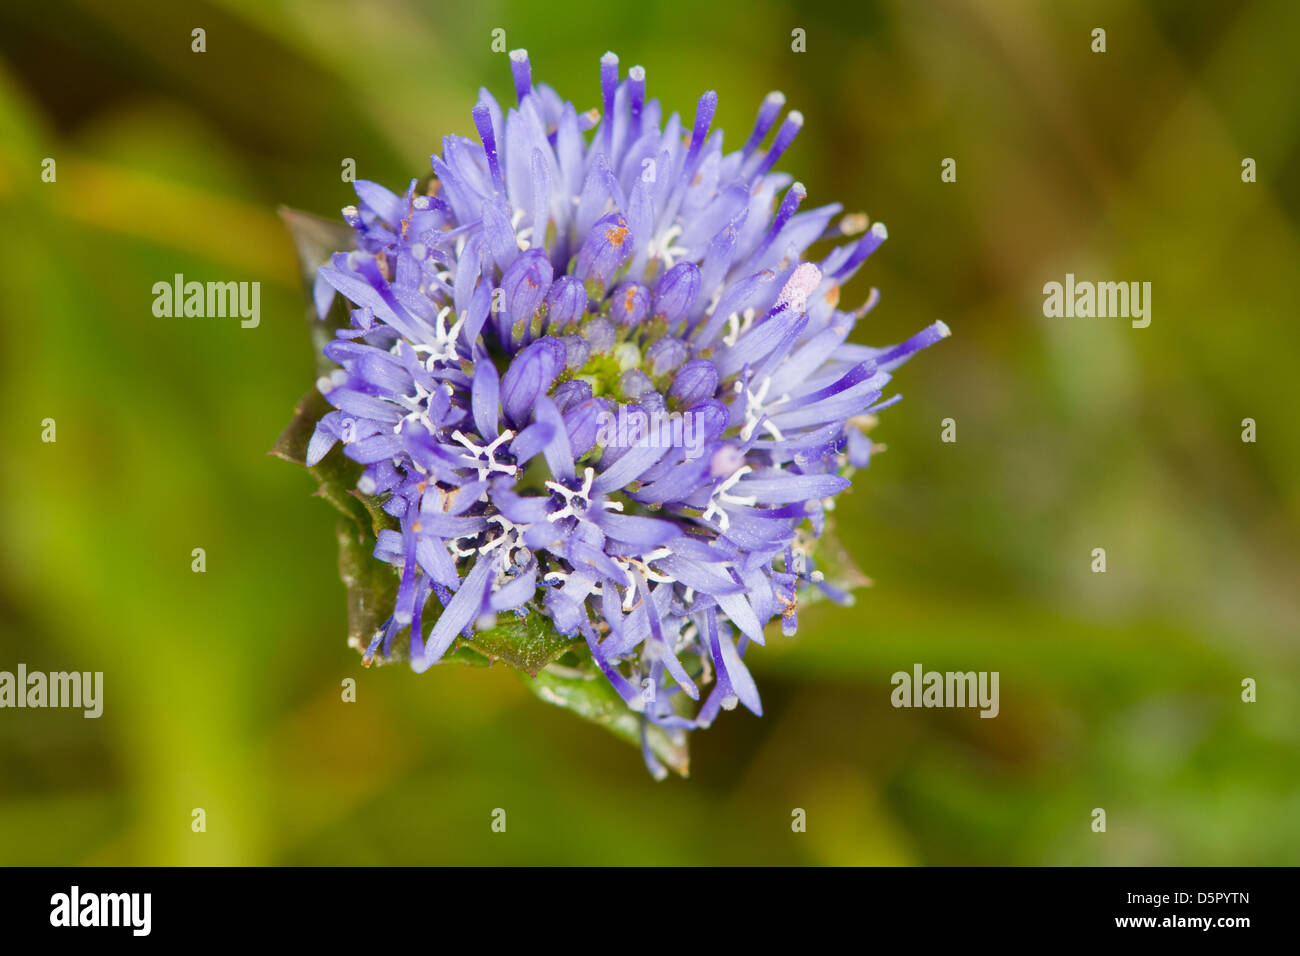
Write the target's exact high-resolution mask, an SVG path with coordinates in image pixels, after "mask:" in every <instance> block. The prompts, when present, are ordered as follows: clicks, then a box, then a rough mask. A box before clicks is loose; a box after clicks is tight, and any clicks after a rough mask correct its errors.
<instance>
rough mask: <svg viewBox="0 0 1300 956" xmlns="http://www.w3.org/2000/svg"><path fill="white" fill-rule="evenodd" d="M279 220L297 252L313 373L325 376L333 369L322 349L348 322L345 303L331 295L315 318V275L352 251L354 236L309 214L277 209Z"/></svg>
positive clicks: (281, 208)
mask: <svg viewBox="0 0 1300 956" xmlns="http://www.w3.org/2000/svg"><path fill="white" fill-rule="evenodd" d="M279 212H280V218H281V219H282V220H284V224H285V225H286V226H287V227H288V229H289V234H290V235H291V236H292V237H293V245H294V248H295V249H296V250H297V252H298V269H299V271H300V273H301V275H302V283H303V290H304V291H305V293H306V295H307V313H306V314H307V331H308V333H309V334H310V335H311V344H312V355H314V356H315V359H316V374H317V375H326V374H328V373H329V372H330V370H331V369H333V368H335V367H336V366H335V365H334V363H333V362H331V361H330V360H329V359H327V358H325V354H324V352H323V349H324V347H325V346H326V345H328V344H329V343H330V342H331V341H333V339H334V330H335V329H343V328H347V327H348V325H349V324H350V322H351V318H350V316H349V315H348V306H347V300H345V299H344V298H343V296H341V295H336V296H334V302H333V304H332V305H331V306H330V310H329V312H328V313H326V315H325V318H324V319H321V318H319V317H318V316H317V315H316V306H315V305H314V304H313V295H312V292H313V290H314V288H315V286H316V273H317V271H318V270H319V269H320V267H321V266H323V265H324V264H325V263H327V262H329V261H330V257H331V256H333V255H334V253H336V252H349V251H351V250H352V249H354V248H356V242H355V236H356V233H355V232H354V231H353V230H352V227H350V226H347V225H345V224H343V223H338V222H333V221H332V220H329V219H322V218H321V217H320V216H314V215H312V214H311V213H309V212H302V211H300V210H297V209H290V208H289V207H288V206H281V207H280V209H279Z"/></svg>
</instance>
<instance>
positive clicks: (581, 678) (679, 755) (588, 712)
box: [524, 649, 691, 777]
mask: <svg viewBox="0 0 1300 956" xmlns="http://www.w3.org/2000/svg"><path fill="white" fill-rule="evenodd" d="M524 683H525V684H527V685H528V688H529V690H531V691H532V692H533V693H534V694H536V695H537V696H538V697H540V698H541V699H542V700H544V701H546V702H547V703H548V704H554V705H555V706H557V707H563V708H565V709H566V710H570V711H572V712H573V713H575V714H577V715H578V716H579V717H582V718H584V719H586V720H589V721H591V722H592V723H594V724H599V725H600V726H602V727H604V728H605V729H606V730H608V731H609V732H610V733H612V734H613V735H614V736H615V737H619V738H621V739H623V740H625V741H627V742H628V743H630V744H632V745H633V746H635V747H640V746H641V721H642V717H641V715H640V714H637V713H636V712H635V711H633V710H632V708H630V707H628V705H627V704H626V703H624V701H623V698H622V697H620V696H619V695H618V691H616V690H614V688H613V686H612V685H611V684H610V683H609V681H608V680H606V679H605V676H604V675H603V674H601V673H600V671H599V669H598V668H597V667H596V665H595V663H594V662H593V661H592V660H591V655H590V653H589V652H587V651H586V650H585V649H584V650H583V651H582V652H581V658H580V663H579V664H578V665H577V666H561V665H558V664H552V665H551V666H550V667H548V668H546V669H545V670H543V671H541V672H540V673H539V674H538V675H537V676H536V677H535V678H532V679H525V680H524ZM646 738H647V740H648V741H649V743H650V749H651V750H652V751H654V754H655V756H656V757H658V758H659V759H660V761H662V762H663V764H664V766H666V767H668V768H669V769H671V770H673V771H675V772H676V773H678V774H680V775H681V776H683V777H687V776H690V771H691V756H690V750H689V748H688V745H687V741H686V735H685V733H682V732H680V731H677V732H672V733H670V732H668V731H665V730H664V729H663V728H661V727H656V726H654V725H653V724H652V725H650V726H649V727H648V728H647V733H646Z"/></svg>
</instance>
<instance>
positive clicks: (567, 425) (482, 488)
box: [308, 51, 947, 769]
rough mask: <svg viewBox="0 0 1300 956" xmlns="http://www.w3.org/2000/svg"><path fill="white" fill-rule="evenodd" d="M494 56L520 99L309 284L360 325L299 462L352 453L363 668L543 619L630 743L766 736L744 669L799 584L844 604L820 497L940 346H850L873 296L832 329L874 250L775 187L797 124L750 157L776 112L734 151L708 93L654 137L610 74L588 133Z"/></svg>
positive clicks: (496, 111) (478, 109)
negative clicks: (370, 658) (849, 284)
mask: <svg viewBox="0 0 1300 956" xmlns="http://www.w3.org/2000/svg"><path fill="white" fill-rule="evenodd" d="M510 59H511V64H512V67H513V71H514V80H515V90H516V93H517V96H518V103H517V106H516V107H514V108H511V109H509V110H508V111H506V112H503V111H502V109H501V107H500V106H499V105H498V104H497V102H496V100H494V99H493V98H492V96H491V95H490V94H488V93H487V92H486V91H482V92H481V93H480V96H479V102H478V105H477V106H475V108H474V110H473V117H474V123H475V126H476V127H477V131H478V135H479V140H478V141H474V140H471V139H466V138H464V137H460V136H447V137H445V138H444V140H443V151H442V154H441V155H440V156H434V157H433V160H432V162H433V178H432V179H431V180H430V181H429V182H428V185H427V188H421V187H420V186H419V183H418V181H413V182H412V183H411V185H410V187H409V188H408V189H407V190H406V192H405V194H403V195H398V194H395V193H392V192H390V191H388V190H387V189H384V188H383V187H382V186H379V185H376V184H374V183H370V182H358V183H357V184H356V189H357V194H358V197H359V202H358V204H357V205H355V206H349V207H347V208H346V209H344V211H343V214H344V218H345V219H346V220H347V222H348V223H349V224H350V225H351V226H352V227H353V228H354V229H355V233H356V249H355V250H354V251H351V252H340V253H338V254H336V255H335V256H334V257H333V260H332V262H331V263H329V264H328V265H326V266H324V267H323V268H322V269H321V270H320V273H319V278H318V281H317V286H316V300H317V307H318V309H319V310H320V312H321V314H322V316H323V315H324V314H325V312H326V310H327V309H328V308H329V307H330V304H331V302H332V300H333V297H334V296H335V294H336V293H338V294H341V295H342V296H343V297H344V298H345V299H346V300H347V302H348V303H349V304H350V313H351V325H350V327H349V328H346V329H342V330H340V331H339V333H338V336H337V338H336V339H335V340H334V341H332V342H330V343H329V345H328V346H326V348H325V355H326V356H327V357H328V358H329V359H331V360H332V361H333V362H335V363H337V364H338V366H339V368H338V369H336V370H335V371H334V372H333V374H331V375H329V376H327V377H325V378H323V379H321V380H320V381H319V382H318V387H319V389H320V391H321V392H322V394H324V396H325V397H326V399H328V401H329V403H330V405H332V406H333V407H334V409H335V410H334V411H331V412H329V413H328V414H326V415H325V416H324V417H323V418H322V419H321V421H320V423H319V425H318V427H317V430H316V433H315V435H314V437H313V439H312V441H311V446H310V449H309V455H308V458H309V464H314V463H315V462H317V461H319V460H320V459H321V458H322V457H323V456H324V455H325V454H326V453H327V452H328V451H329V449H330V448H331V447H332V446H333V445H334V444H335V443H336V442H342V443H343V451H344V454H346V455H347V456H348V457H349V458H351V459H353V460H355V461H357V462H360V463H361V464H362V465H364V466H365V470H364V472H363V474H362V477H361V479H360V482H359V485H358V490H359V491H360V492H362V493H363V494H365V495H368V496H375V497H376V498H377V499H379V500H382V502H383V505H382V507H383V510H384V511H385V512H386V513H387V514H388V515H389V516H391V518H392V519H394V522H395V527H394V528H393V529H391V530H386V531H383V532H382V533H381V534H380V535H379V539H378V544H377V547H376V549H375V557H376V558H378V559H380V560H382V561H385V562H388V563H390V564H392V565H393V566H394V567H395V569H396V570H397V572H398V573H399V574H400V587H399V589H398V592H397V600H396V606H395V607H394V608H393V609H392V614H391V616H390V617H389V618H388V620H387V622H386V624H385V625H384V626H383V628H381V629H380V631H379V632H378V633H377V634H375V636H374V640H373V641H372V642H371V644H370V646H369V648H368V649H367V653H368V654H370V655H374V654H380V655H386V654H387V653H388V652H389V650H390V648H391V646H392V644H393V641H394V639H395V637H396V636H397V634H398V633H399V632H401V631H403V630H407V631H409V655H410V661H411V663H412V665H413V666H414V667H415V668H416V669H417V670H423V669H425V668H427V667H428V666H430V665H431V664H433V663H435V662H436V661H438V660H439V659H440V658H441V657H442V656H443V655H444V654H445V653H446V652H447V650H448V648H449V647H451V645H452V644H453V642H454V641H456V639H457V638H462V639H464V640H467V641H472V640H473V638H474V634H475V631H476V628H478V627H481V626H484V625H485V624H486V623H487V622H489V621H491V620H492V619H493V617H494V616H497V615H502V614H520V615H523V614H535V615H544V616H545V617H547V618H549V620H550V621H551V622H553V625H554V627H555V628H556V629H557V630H558V631H559V632H560V633H561V634H564V635H571V636H573V637H574V639H575V640H579V641H582V642H585V644H586V646H587V648H588V649H589V650H590V653H591V656H592V658H593V660H594V661H595V662H596V664H597V665H598V666H599V668H600V669H601V671H603V673H604V674H605V676H606V677H607V678H608V680H609V681H610V682H611V683H612V684H613V686H614V687H615V688H616V689H617V690H618V692H619V694H620V695H621V696H622V698H623V699H624V700H625V701H626V703H627V704H628V706H629V707H631V708H632V709H633V710H635V711H637V712H638V713H640V714H641V715H643V719H644V721H645V722H649V723H653V724H657V725H658V726H660V727H663V728H664V729H666V730H668V731H669V732H670V733H675V732H679V731H684V730H688V729H691V728H694V727H699V726H706V725H708V724H709V723H710V722H711V721H712V720H713V719H714V717H715V716H716V715H717V712H718V710H719V709H720V708H729V707H733V706H735V704H736V703H737V701H739V702H740V703H743V704H744V705H745V706H746V707H748V708H749V709H750V710H752V711H754V712H755V713H759V712H760V703H759V696H758V693H757V690H756V689H755V686H754V682H753V680H752V679H751V677H750V674H749V672H748V670H747V669H746V667H745V664H744V663H743V661H742V657H743V656H744V654H745V650H746V648H747V646H748V645H749V644H750V643H751V642H752V643H756V644H762V643H763V630H764V625H765V624H766V623H767V622H768V621H770V620H771V619H772V618H774V617H780V618H781V621H782V624H783V629H784V632H785V633H786V634H792V633H793V632H794V630H795V627H796V624H797V610H796V609H797V606H798V601H799V596H800V594H801V591H802V590H803V589H805V588H807V587H818V588H821V589H823V590H824V591H826V592H827V593H829V594H830V595H831V596H832V597H834V598H837V599H844V598H845V595H843V594H841V593H840V592H839V591H837V590H836V589H835V588H833V587H831V586H830V584H829V582H827V581H826V580H824V579H823V578H822V575H821V574H820V573H819V571H818V570H817V567H816V562H815V560H814V545H815V543H816V540H817V538H818V536H819V535H820V534H821V533H822V531H823V529H824V526H825V517H826V516H825V512H826V510H827V508H828V507H829V504H830V502H829V499H831V498H832V496H834V495H836V494H838V493H839V492H841V491H843V490H844V489H845V488H847V487H848V485H849V481H848V478H847V477H845V476H846V474H847V473H848V472H850V471H851V470H852V469H853V468H856V467H862V466H864V465H866V464H867V461H868V459H869V457H870V454H871V449H872V444H871V441H870V439H869V438H868V437H867V436H866V434H865V432H866V430H867V428H869V427H870V424H871V423H872V421H873V419H872V414H873V413H874V412H875V411H877V410H878V409H880V408H883V407H884V406H886V405H888V404H890V403H891V401H893V399H887V400H884V401H882V399H881V396H882V389H883V388H884V387H885V385H886V383H887V382H888V381H889V378H890V375H889V373H890V371H891V369H893V368H894V367H895V366H897V365H898V364H899V363H901V362H902V361H903V360H905V359H906V358H907V356H908V355H910V354H911V353H912V352H914V351H916V350H917V349H919V348H922V347H923V346H925V345H928V344H930V343H932V342H934V341H937V340H938V339H939V338H941V337H943V336H944V335H946V334H947V329H946V328H945V327H944V326H943V324H942V323H936V324H935V325H933V326H931V327H930V328H928V329H926V330H924V331H922V332H921V333H919V334H918V335H916V336H914V337H913V338H912V339H909V340H908V341H907V342H904V343H903V344H901V345H898V346H894V347H890V348H868V347H866V346H862V345H851V344H847V342H846V339H847V337H848V335H849V333H850V331H851V330H852V329H853V326H854V323H855V322H856V320H857V319H858V318H859V317H861V316H862V315H863V314H864V313H865V312H867V311H868V310H869V309H870V308H871V306H872V305H873V304H874V300H875V295H874V292H873V294H872V296H871V299H870V300H869V301H868V302H867V303H866V304H865V305H864V306H862V307H861V308H859V309H857V310H855V311H849V312H846V311H841V310H840V309H839V308H838V301H839V289H840V286H841V284H842V283H843V282H845V281H846V280H847V279H848V278H849V277H850V276H852V275H853V274H854V272H856V271H857V269H858V267H859V266H861V265H862V263H863V261H864V260H865V259H866V258H867V257H868V256H869V255H871V253H872V252H873V251H875V249H876V248H877V247H878V246H879V245H880V243H881V242H882V241H884V239H885V238H886V235H887V233H886V231H885V228H884V226H883V225H882V224H880V223H876V224H874V225H872V226H871V227H870V228H869V229H868V228H866V221H865V217H862V216H860V215H859V216H844V217H841V218H839V221H838V223H836V224H832V221H833V220H835V219H836V218H837V216H838V215H839V213H840V212H841V210H840V207H839V206H838V205H829V206H823V207H820V208H818V209H813V210H810V211H804V212H798V211H797V210H798V207H799V205H800V203H801V201H802V200H803V199H804V195H805V191H804V188H803V186H802V185H800V184H799V183H797V182H795V183H793V184H792V182H791V177H790V176H788V175H786V174H784V173H779V172H774V171H773V167H774V165H775V164H776V162H777V160H778V159H779V158H780V157H781V155H782V153H783V152H784V151H785V150H786V148H787V147H788V146H789V145H790V143H791V142H792V141H793V140H794V138H795V136H796V134H797V133H798V132H799V129H800V127H801V125H802V123H803V119H802V117H801V116H800V114H799V113H798V112H790V113H789V114H787V115H786V117H785V119H784V122H782V123H781V124H780V126H779V127H778V128H777V130H776V133H775V135H774V137H773V139H772V141H771V143H770V145H768V146H767V147H766V148H762V144H763V142H764V140H765V139H766V138H767V135H768V133H769V132H770V131H771V130H772V129H773V127H776V126H777V120H778V119H779V117H780V114H781V112H782V108H783V104H784V98H783V97H782V96H781V95H780V94H777V93H773V94H771V95H769V96H768V97H767V98H766V99H765V100H764V102H763V104H762V106H761V108H760V109H759V113H758V119H757V122H756V123H755V126H754V130H753V132H752V134H751V135H750V137H749V139H748V141H747V142H746V143H745V145H744V147H743V148H741V149H740V150H737V151H734V152H730V153H724V152H723V148H722V134H721V132H720V131H716V132H713V133H712V135H710V126H711V124H712V118H713V113H714V108H715V106H716V103H717V96H716V94H714V93H712V92H709V93H706V94H704V96H702V97H701V98H700V100H699V104H698V107H697V110H696V114H695V120H694V123H693V125H692V126H691V127H690V128H689V129H687V128H684V127H683V125H682V122H681V120H680V119H679V117H678V116H677V114H673V115H671V116H669V117H668V118H667V120H666V121H664V120H663V118H662V116H661V113H660V107H659V104H658V102H657V101H656V100H653V99H651V100H647V99H646V97H645V72H644V70H642V69H641V68H640V67H633V68H632V69H631V70H629V71H628V73H627V76H626V77H622V78H620V76H619V69H618V60H617V58H616V57H615V56H614V55H613V54H607V55H606V56H605V57H604V58H602V60H601V92H602V96H603V109H602V110H601V111H600V112H597V111H594V110H593V111H590V112H587V113H579V112H578V111H577V110H576V109H575V108H574V106H573V105H572V104H570V103H567V102H565V101H563V100H561V99H560V97H559V96H557V95H556V93H555V92H554V91H553V90H552V89H550V88H549V87H547V86H544V85H536V86H535V85H534V84H533V82H532V78H531V69H530V66H529V61H528V58H527V55H526V54H524V53H523V51H516V52H515V53H512V54H511V57H510ZM855 233H862V235H861V236H860V237H859V238H856V239H852V240H850V241H849V242H847V243H843V244H841V245H839V246H838V247H836V248H833V249H831V250H830V251H829V252H828V253H827V254H826V255H825V257H824V258H822V259H820V260H818V261H815V262H814V261H805V260H804V259H803V258H802V257H803V255H804V252H805V250H806V249H807V248H808V247H809V246H810V245H811V244H813V243H814V242H816V241H818V240H823V239H828V238H836V237H843V236H849V235H853V234H855ZM431 599H435V600H436V604H435V603H434V600H431ZM431 608H436V609H437V611H438V613H437V616H436V620H434V621H433V622H432V627H431V628H426V626H425V624H426V623H427V620H426V619H427V618H428V617H431V616H433V615H432V611H430V609H431ZM426 631H427V632H426ZM701 688H704V690H703V691H702V689H701ZM702 694H703V695H704V697H703V701H702V703H701V704H700V705H699V707H698V709H694V708H689V707H687V706H685V705H684V702H683V699H682V697H683V695H684V696H685V697H686V698H689V699H690V700H692V701H700V700H701V695H702ZM692 710H694V711H695V712H694V713H691V711H692ZM647 760H648V761H649V762H650V763H651V766H652V769H657V767H656V763H655V761H654V758H653V755H652V754H650V753H649V751H648V749H647Z"/></svg>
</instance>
